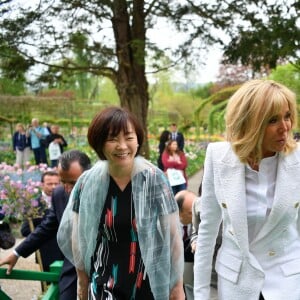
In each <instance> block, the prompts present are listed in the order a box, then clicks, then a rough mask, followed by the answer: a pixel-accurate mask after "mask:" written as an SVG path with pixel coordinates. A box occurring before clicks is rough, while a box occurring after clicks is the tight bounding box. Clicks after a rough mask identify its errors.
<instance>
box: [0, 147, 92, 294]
mask: <svg viewBox="0 0 300 300" xmlns="http://www.w3.org/2000/svg"><path fill="white" fill-rule="evenodd" d="M90 166H91V162H90V159H89V157H88V156H87V155H86V154H85V153H83V152H80V151H78V150H70V151H66V152H64V153H63V154H62V156H61V157H60V159H59V164H58V173H59V176H60V180H61V183H62V186H59V187H57V188H56V189H55V190H54V191H53V194H52V207H51V209H50V211H49V213H48V214H47V216H46V218H45V219H44V220H43V221H42V222H41V224H40V225H38V226H37V227H36V229H35V230H34V231H33V232H32V233H31V234H30V235H29V236H28V237H27V238H26V239H25V240H24V241H23V242H22V243H21V244H20V245H19V246H18V247H17V248H16V249H14V251H13V252H12V253H11V254H9V255H8V256H7V257H5V258H3V259H1V260H0V266H1V265H4V264H8V268H7V274H8V275H9V274H10V272H11V270H12V269H13V267H14V266H15V264H16V263H17V261H18V258H19V257H20V256H22V257H25V258H26V257H28V256H29V255H31V254H32V253H33V252H35V251H36V250H37V249H39V248H40V246H41V245H42V244H43V243H45V242H46V241H47V240H48V239H49V238H52V237H54V236H56V234H57V230H58V227H59V223H60V221H61V218H62V215H63V212H64V210H65V207H66V205H67V202H68V199H69V195H70V193H71V191H72V188H73V186H74V185H75V183H76V180H77V179H78V178H79V176H80V175H81V174H82V173H83V172H84V171H85V170H87V169H89V168H90ZM59 293H60V295H59V299H60V300H72V299H76V297H77V275H76V270H75V267H74V266H73V265H72V264H71V263H70V262H69V261H68V260H67V259H66V258H64V263H63V268H62V272H61V275H60V279H59Z"/></svg>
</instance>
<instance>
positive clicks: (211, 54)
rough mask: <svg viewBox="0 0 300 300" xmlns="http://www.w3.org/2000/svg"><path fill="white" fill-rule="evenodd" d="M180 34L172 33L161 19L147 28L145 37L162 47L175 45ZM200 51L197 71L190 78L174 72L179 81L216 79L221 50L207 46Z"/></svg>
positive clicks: (203, 81) (207, 81) (202, 82)
mask: <svg viewBox="0 0 300 300" xmlns="http://www.w3.org/2000/svg"><path fill="white" fill-rule="evenodd" d="M182 36H183V34H182ZM182 36H181V34H180V33H174V32H173V31H172V30H171V29H170V27H169V26H168V25H167V24H166V23H164V21H162V20H160V23H158V24H156V26H155V28H153V29H151V28H148V30H147V37H148V38H149V39H150V40H151V41H153V42H154V43H157V44H158V45H160V47H162V48H164V47H172V46H174V47H175V45H177V44H178V43H179V41H181V39H183V37H182ZM201 52H203V59H202V61H201V62H199V66H198V68H197V72H195V73H193V74H192V75H191V77H190V78H186V75H185V74H181V72H176V77H178V79H179V80H180V81H186V83H187V82H188V81H191V80H196V82H197V83H200V84H204V83H209V82H213V81H215V80H216V77H217V75H218V72H219V66H220V61H221V58H222V51H221V50H220V49H219V48H218V47H217V46H209V47H208V48H207V50H206V51H204V50H201Z"/></svg>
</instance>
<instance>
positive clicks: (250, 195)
mask: <svg viewBox="0 0 300 300" xmlns="http://www.w3.org/2000/svg"><path fill="white" fill-rule="evenodd" d="M277 164H278V155H274V156H272V157H267V158H264V159H262V160H261V162H260V164H259V171H255V170H253V169H251V168H250V166H249V165H247V166H246V199H247V220H248V235H249V243H251V241H253V239H254V237H255V236H256V235H257V233H258V232H259V230H260V229H261V228H262V226H263V224H264V223H265V221H266V219H267V217H268V215H269V214H270V211H271V209H272V205H273V201H274V191H275V181H276V173H277Z"/></svg>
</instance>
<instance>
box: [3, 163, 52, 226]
mask: <svg viewBox="0 0 300 300" xmlns="http://www.w3.org/2000/svg"><path fill="white" fill-rule="evenodd" d="M46 170H47V166H46V165H40V166H31V165H27V167H26V168H25V169H24V170H23V169H21V168H20V167H19V166H18V165H14V166H11V165H8V164H6V163H1V164H0V214H1V215H2V217H5V219H7V220H8V221H11V220H15V221H22V220H24V219H26V218H35V217H37V216H39V215H40V212H39V209H38V202H37V200H36V199H37V197H38V196H39V195H40V194H41V174H42V173H43V172H44V171H46Z"/></svg>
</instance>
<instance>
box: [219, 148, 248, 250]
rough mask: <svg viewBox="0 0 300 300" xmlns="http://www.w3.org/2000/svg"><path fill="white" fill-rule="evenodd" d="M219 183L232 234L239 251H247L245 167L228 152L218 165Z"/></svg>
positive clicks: (231, 152) (231, 151)
mask: <svg viewBox="0 0 300 300" xmlns="http://www.w3.org/2000/svg"><path fill="white" fill-rule="evenodd" d="M219 174H220V182H221V187H220V188H221V190H222V195H223V196H224V203H223V201H221V202H222V203H221V205H222V206H223V209H227V210H228V214H229V216H230V219H231V223H232V233H233V234H234V235H235V236H236V238H237V240H238V242H239V245H240V248H241V250H243V251H244V253H247V252H248V251H249V242H248V225H247V207H246V192H245V165H244V164H242V163H241V162H240V161H239V159H238V158H237V156H236V155H235V154H234V153H233V150H232V149H231V148H230V150H229V151H228V152H227V153H226V154H225V156H224V158H223V159H222V161H221V165H220V173H219Z"/></svg>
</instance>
